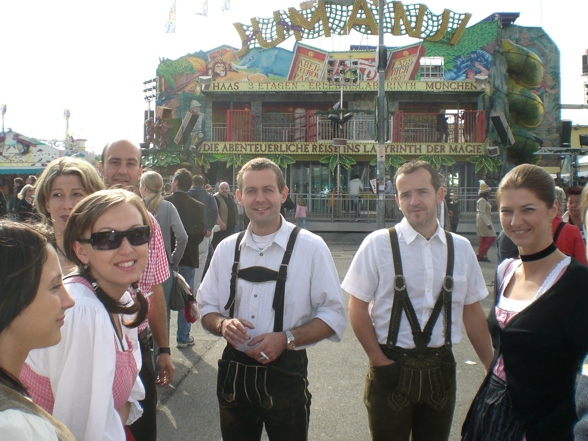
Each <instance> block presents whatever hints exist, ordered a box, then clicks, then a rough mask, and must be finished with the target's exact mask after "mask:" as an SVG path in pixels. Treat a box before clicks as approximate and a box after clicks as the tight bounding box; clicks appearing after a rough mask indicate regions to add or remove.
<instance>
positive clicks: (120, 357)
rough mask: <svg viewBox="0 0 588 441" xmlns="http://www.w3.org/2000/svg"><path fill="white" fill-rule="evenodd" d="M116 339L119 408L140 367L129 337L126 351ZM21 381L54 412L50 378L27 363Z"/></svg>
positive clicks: (37, 401)
mask: <svg viewBox="0 0 588 441" xmlns="http://www.w3.org/2000/svg"><path fill="white" fill-rule="evenodd" d="M114 339H115V341H114V345H115V348H116V369H115V371H114V381H113V383H112V396H113V398H114V408H115V409H116V410H119V409H121V408H122V407H123V406H124V405H125V403H126V402H127V401H129V397H130V396H131V390H132V389H133V385H134V384H135V380H136V379H137V374H138V369H137V362H136V361H135V357H133V346H132V344H131V341H130V340H129V338H128V337H126V342H127V346H128V348H129V349H127V350H125V351H121V350H120V349H119V347H118V344H117V343H116V337H114ZM20 381H21V382H22V384H23V385H24V386H25V387H26V388H27V391H28V393H29V395H30V396H31V398H32V399H33V402H34V403H35V404H37V405H38V406H40V407H42V408H43V409H44V410H46V411H47V412H48V413H50V414H52V413H53V405H54V404H55V397H54V396H53V390H52V389H51V382H50V381H49V378H47V377H43V376H41V375H39V374H37V373H36V372H35V371H33V370H32V369H31V368H30V367H29V365H28V364H26V363H25V364H24V366H23V368H22V371H21V373H20Z"/></svg>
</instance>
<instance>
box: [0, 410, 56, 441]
mask: <svg viewBox="0 0 588 441" xmlns="http://www.w3.org/2000/svg"><path fill="white" fill-rule="evenodd" d="M0 433H1V434H2V439H6V440H10V441H38V440H43V441H59V439H58V438H57V434H56V433H55V427H54V426H53V425H52V424H51V423H50V422H49V421H47V420H45V419H43V418H41V417H40V416H37V415H33V414H30V413H26V412H21V411H20V410H16V409H7V410H5V411H3V412H0Z"/></svg>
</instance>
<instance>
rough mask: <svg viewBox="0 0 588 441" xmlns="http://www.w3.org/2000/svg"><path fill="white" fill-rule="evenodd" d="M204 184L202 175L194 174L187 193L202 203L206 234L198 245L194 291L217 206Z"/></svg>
mask: <svg viewBox="0 0 588 441" xmlns="http://www.w3.org/2000/svg"><path fill="white" fill-rule="evenodd" d="M204 184H205V180H204V176H202V175H194V176H193V177H192V188H190V190H188V194H189V195H190V196H191V197H192V198H193V199H196V200H197V201H198V202H201V203H203V204H204V207H205V210H206V212H205V220H204V223H205V224H206V234H205V235H204V239H202V242H200V245H199V246H198V268H196V271H195V273H194V286H193V292H194V293H196V292H197V291H198V288H199V287H200V282H201V281H202V274H203V272H204V266H205V265H206V259H207V257H208V252H209V250H210V247H211V246H212V245H211V242H212V229H213V228H214V226H215V225H216V219H217V216H218V206H217V205H216V200H215V199H214V196H212V195H211V194H210V193H209V192H208V191H206V190H205V189H204Z"/></svg>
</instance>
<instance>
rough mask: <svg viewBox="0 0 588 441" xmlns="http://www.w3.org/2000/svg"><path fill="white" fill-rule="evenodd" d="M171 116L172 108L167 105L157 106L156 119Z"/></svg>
mask: <svg viewBox="0 0 588 441" xmlns="http://www.w3.org/2000/svg"><path fill="white" fill-rule="evenodd" d="M171 117H172V109H170V108H169V107H163V106H157V119H170V118H171Z"/></svg>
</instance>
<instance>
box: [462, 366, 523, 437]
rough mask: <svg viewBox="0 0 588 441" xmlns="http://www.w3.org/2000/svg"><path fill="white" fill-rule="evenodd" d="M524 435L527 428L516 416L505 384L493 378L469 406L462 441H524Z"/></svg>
mask: <svg viewBox="0 0 588 441" xmlns="http://www.w3.org/2000/svg"><path fill="white" fill-rule="evenodd" d="M524 435H525V425H524V424H523V422H522V421H521V420H520V419H518V418H517V417H516V416H515V415H514V414H513V411H512V404H511V402H510V397H509V396H508V392H507V390H506V382H504V381H503V380H501V379H500V378H499V377H497V376H496V375H494V374H491V375H490V378H489V379H488V381H486V382H485V383H484V385H483V386H482V388H481V389H480V390H479V391H478V393H477V394H476V397H475V398H474V401H473V402H472V405H471V406H470V410H469V411H468V415H467V417H466V420H465V422H464V423H463V427H462V429H461V439H462V441H496V440H501V441H522V439H523V436H524Z"/></svg>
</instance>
